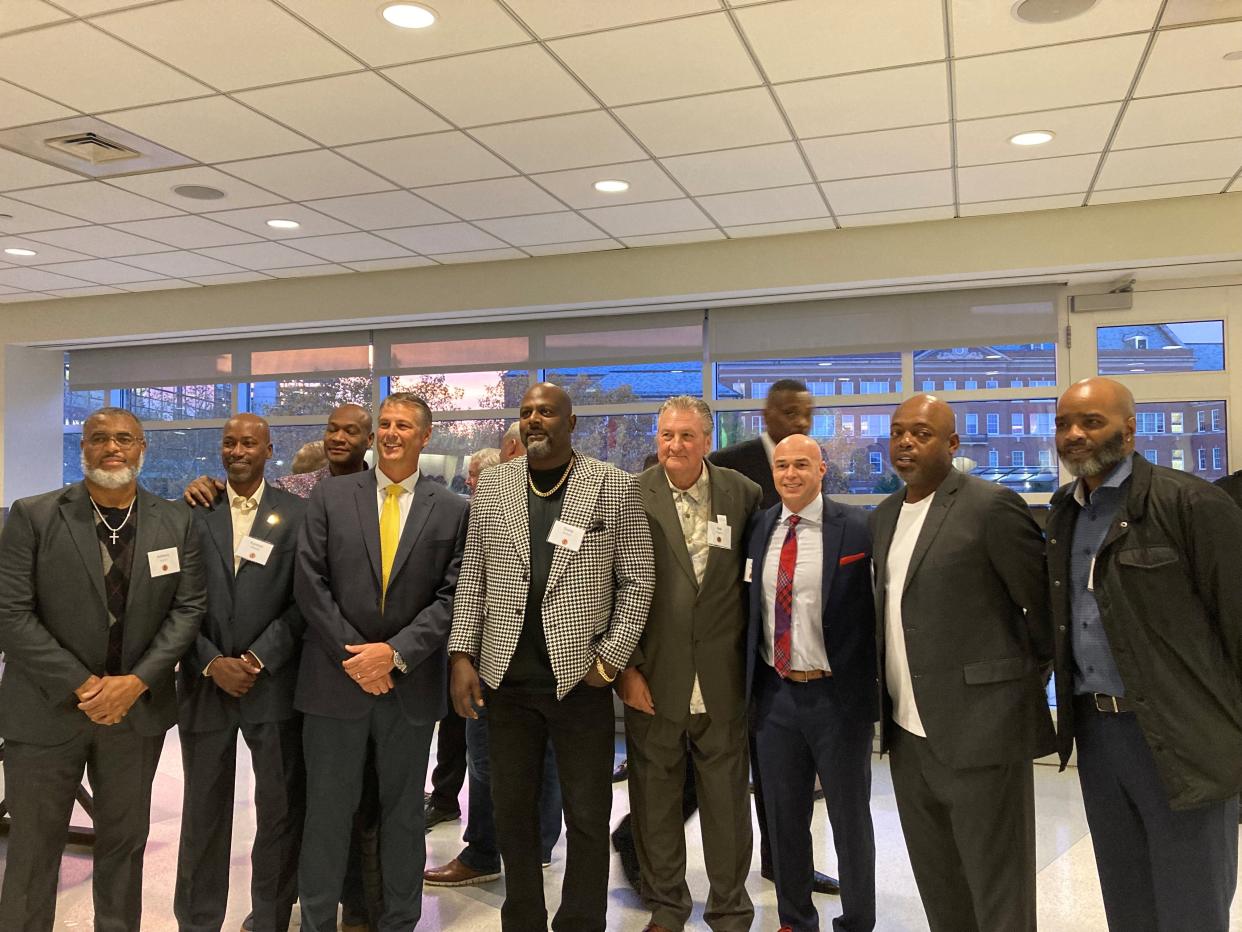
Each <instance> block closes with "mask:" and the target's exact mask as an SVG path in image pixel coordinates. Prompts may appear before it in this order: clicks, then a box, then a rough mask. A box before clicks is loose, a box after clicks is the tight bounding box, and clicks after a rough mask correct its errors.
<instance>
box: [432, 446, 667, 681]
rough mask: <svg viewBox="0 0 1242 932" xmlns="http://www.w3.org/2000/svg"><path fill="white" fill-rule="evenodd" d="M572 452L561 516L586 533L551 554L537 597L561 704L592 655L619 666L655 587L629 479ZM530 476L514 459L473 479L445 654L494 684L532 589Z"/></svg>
mask: <svg viewBox="0 0 1242 932" xmlns="http://www.w3.org/2000/svg"><path fill="white" fill-rule="evenodd" d="M576 456H577V461H576V462H575V463H574V468H573V471H572V472H571V473H570V474H569V482H568V484H567V485H566V488H565V498H564V500H563V501H562V503H561V520H562V521H564V522H565V523H566V524H570V525H573V526H575V527H580V528H584V529H585V531H586V533H585V534H584V535H583V539H582V546H581V547H580V548H579V549H578V550H577V552H574V551H571V550H568V549H566V548H564V547H557V548H556V551H555V554H554V555H553V559H552V568H551V570H550V572H549V574H548V587H547V589H546V591H545V592H544V596H543V628H544V634H545V636H546V638H547V642H548V655H549V656H550V657H551V660H552V672H553V674H555V676H556V697H557V698H558V699H561V698H563V697H564V696H565V694H566V693H568V692H569V691H570V690H571V689H573V688H574V686H576V685H577V684H578V681H579V680H581V679H582V677H583V676H585V675H586V673H587V671H588V670H589V669H590V668H591V667H592V665H593V664H594V663H595V658H596V657H597V656H600V657H603V658H604V660H605V661H606V662H607V663H609V664H611V665H612V666H614V667H618V668H620V667H624V666H625V664H626V662H627V661H628V660H629V657H630V653H631V652H632V651H633V650H634V645H635V644H637V643H638V639H639V637H640V636H641V635H642V633H643V626H644V625H645V624H646V623H647V611H648V609H649V608H650V606H651V594H652V592H653V590H654V589H655V570H654V567H653V561H652V553H651V533H650V530H649V529H648V525H647V518H646V516H645V514H644V512H643V504H642V499H641V497H640V496H639V493H638V487H637V485H636V484H635V481H634V478H633V477H632V476H630V475H628V474H627V473H624V472H622V471H621V470H619V469H617V468H616V467H615V466H610V465H609V464H608V463H603V462H600V461H599V460H596V459H591V458H590V457H587V456H582V455H581V454H576ZM527 475H528V474H527V467H526V457H524V456H521V457H518V458H516V459H512V460H510V461H509V462H507V463H503V464H501V465H499V466H495V467H493V468H491V469H488V470H486V471H484V473H483V474H482V475H481V476H480V477H479V485H478V487H477V488H476V489H475V493H474V499H473V500H472V502H471V505H470V526H469V530H468V531H467V534H466V551H465V556H464V558H463V561H462V567H461V575H460V576H459V577H458V580H457V593H456V596H455V597H454V602H453V631H452V634H451V636H450V637H449V651H450V652H461V653H466V654H469V655H470V656H471V657H473V658H475V660H476V661H477V663H478V668H479V675H480V676H481V677H482V679H483V682H485V683H486V684H487V685H488V686H491V687H493V688H495V687H497V686H499V685H500V682H501V680H503V679H504V676H505V671H506V670H507V669H508V668H509V661H510V660H511V659H512V658H513V651H514V650H515V649H516V648H517V642H518V635H519V634H520V633H521V631H522V619H523V616H524V614H525V610H526V594H527V591H528V589H529V588H530V526H529V523H528V518H527V509H526V494H527V492H526V488H527Z"/></svg>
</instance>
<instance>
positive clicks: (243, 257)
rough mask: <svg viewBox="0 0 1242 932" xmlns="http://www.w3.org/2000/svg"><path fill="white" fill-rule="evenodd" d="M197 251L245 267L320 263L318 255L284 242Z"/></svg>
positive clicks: (216, 247)
mask: <svg viewBox="0 0 1242 932" xmlns="http://www.w3.org/2000/svg"><path fill="white" fill-rule="evenodd" d="M299 244H300V241H299ZM197 251H198V253H199V254H200V255H204V256H209V257H211V258H212V259H219V260H220V261H221V262H228V263H230V264H232V265H239V266H241V267H242V268H243V269H254V270H261V269H284V268H288V267H290V266H294V265H319V258H318V257H317V256H308V255H307V254H306V253H304V252H301V251H299V250H297V249H292V248H290V247H288V246H286V245H284V244H283V243H245V244H242V245H238V246H213V247H211V248H209V249H199V250H197Z"/></svg>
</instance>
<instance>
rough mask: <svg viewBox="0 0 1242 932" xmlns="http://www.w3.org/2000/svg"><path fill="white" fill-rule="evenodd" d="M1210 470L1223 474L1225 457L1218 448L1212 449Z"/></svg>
mask: <svg viewBox="0 0 1242 932" xmlns="http://www.w3.org/2000/svg"><path fill="white" fill-rule="evenodd" d="M1212 469H1213V471H1215V472H1224V470H1225V457H1224V456H1223V455H1222V450H1221V448H1220V447H1212Z"/></svg>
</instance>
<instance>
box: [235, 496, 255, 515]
mask: <svg viewBox="0 0 1242 932" xmlns="http://www.w3.org/2000/svg"><path fill="white" fill-rule="evenodd" d="M233 507H234V508H236V509H237V510H238V511H240V512H242V513H243V514H244V513H245V512H247V511H254V510H255V509H256V508H258V507H259V503H258V502H256V501H255V500H254V499H253V498H242V497H241V496H240V495H238V496H237V497H236V498H234V499H233Z"/></svg>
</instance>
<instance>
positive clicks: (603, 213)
mask: <svg viewBox="0 0 1242 932" xmlns="http://www.w3.org/2000/svg"><path fill="white" fill-rule="evenodd" d="M582 213H583V214H584V215H585V216H586V217H588V218H589V219H590V220H591V222H592V223H595V224H598V225H599V226H601V227H603V228H604V230H606V231H607V232H608V233H609V234H611V235H612V236H616V237H619V238H620V237H631V236H647V235H651V234H654V233H678V232H681V231H683V230H705V229H710V228H713V225H712V221H711V219H710V218H709V217H708V216H707V214H705V213H703V211H701V210H700V209H699V208H698V206H697V205H696V204H695V203H694V201H692V200H689V199H688V198H681V199H679V200H675V201H659V202H656V203H652V204H619V205H617V206H616V207H596V208H593V209H591V210H584V211H583V212H582Z"/></svg>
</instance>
